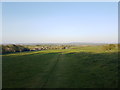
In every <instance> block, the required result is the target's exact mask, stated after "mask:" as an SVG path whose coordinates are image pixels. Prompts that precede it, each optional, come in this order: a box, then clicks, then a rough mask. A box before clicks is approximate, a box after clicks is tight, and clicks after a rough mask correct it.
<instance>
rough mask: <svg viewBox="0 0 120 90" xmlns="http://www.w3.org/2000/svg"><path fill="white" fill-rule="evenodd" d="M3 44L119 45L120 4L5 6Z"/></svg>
mask: <svg viewBox="0 0 120 90" xmlns="http://www.w3.org/2000/svg"><path fill="white" fill-rule="evenodd" d="M2 26H3V31H2V42H3V43H69V42H92V43H117V42H118V3H117V2H4V3H2Z"/></svg>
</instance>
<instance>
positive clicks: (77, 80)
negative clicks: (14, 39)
mask: <svg viewBox="0 0 120 90" xmlns="http://www.w3.org/2000/svg"><path fill="white" fill-rule="evenodd" d="M2 58H3V60H2V63H3V65H2V69H3V88H116V87H118V53H117V49H113V50H109V51H105V50H102V47H101V46H86V47H72V48H71V49H62V50H44V51H31V52H21V53H13V54H6V55H3V57H2Z"/></svg>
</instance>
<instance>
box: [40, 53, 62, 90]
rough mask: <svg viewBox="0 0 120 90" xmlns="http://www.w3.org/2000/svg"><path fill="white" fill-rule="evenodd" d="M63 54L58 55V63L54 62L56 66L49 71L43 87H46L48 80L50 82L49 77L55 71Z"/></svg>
mask: <svg viewBox="0 0 120 90" xmlns="http://www.w3.org/2000/svg"><path fill="white" fill-rule="evenodd" d="M61 55H62V54H59V55H58V56H57V61H56V63H55V64H54V66H53V67H52V69H51V70H50V72H49V73H48V75H47V79H46V81H45V82H44V83H43V85H42V87H41V88H44V87H45V85H46V84H47V82H48V80H49V77H50V75H51V73H52V72H53V71H54V69H55V67H56V65H57V64H58V62H59V60H60V57H61Z"/></svg>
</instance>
